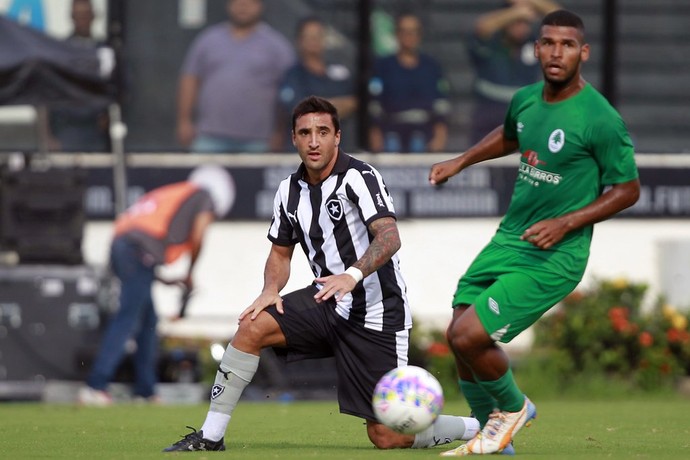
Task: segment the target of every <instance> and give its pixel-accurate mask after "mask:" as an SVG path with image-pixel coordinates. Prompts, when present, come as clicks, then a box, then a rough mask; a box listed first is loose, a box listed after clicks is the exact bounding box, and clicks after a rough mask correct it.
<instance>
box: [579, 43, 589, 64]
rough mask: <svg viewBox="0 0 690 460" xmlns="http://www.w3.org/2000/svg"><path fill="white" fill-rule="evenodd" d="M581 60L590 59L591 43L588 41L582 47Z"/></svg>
mask: <svg viewBox="0 0 690 460" xmlns="http://www.w3.org/2000/svg"><path fill="white" fill-rule="evenodd" d="M580 60H581V61H582V62H587V61H589V45H588V44H587V43H585V44H584V45H582V48H581V49H580Z"/></svg>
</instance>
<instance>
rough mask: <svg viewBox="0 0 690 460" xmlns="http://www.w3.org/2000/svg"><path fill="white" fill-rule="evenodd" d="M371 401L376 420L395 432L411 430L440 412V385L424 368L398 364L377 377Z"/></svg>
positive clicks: (420, 427)
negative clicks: (377, 380)
mask: <svg viewBox="0 0 690 460" xmlns="http://www.w3.org/2000/svg"><path fill="white" fill-rule="evenodd" d="M372 405H373V408H374V413H375V414H376V417H377V418H378V419H379V422H381V423H383V424H384V425H386V426H387V427H389V428H392V429H393V430H394V431H397V432H398V433H403V434H415V433H419V432H420V431H424V430H425V429H427V428H428V427H429V426H431V424H432V423H434V421H435V420H436V418H437V417H438V415H439V414H440V413H441V410H442V409H443V389H442V388H441V384H440V383H438V380H436V377H434V376H433V375H431V374H430V373H429V372H428V371H427V370H426V369H422V368H421V367H417V366H401V367H397V368H395V369H393V370H391V371H388V372H387V373H386V374H385V375H384V376H383V377H381V380H379V382H378V383H377V384H376V389H375V390H374V397H373V402H372Z"/></svg>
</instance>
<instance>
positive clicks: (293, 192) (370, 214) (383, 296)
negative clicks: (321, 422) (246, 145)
mask: <svg viewBox="0 0 690 460" xmlns="http://www.w3.org/2000/svg"><path fill="white" fill-rule="evenodd" d="M292 126H293V128H292V129H293V131H292V140H293V144H294V145H295V147H296V148H297V151H298V153H299V156H300V158H301V160H302V163H301V164H300V166H299V168H298V169H297V171H296V172H295V173H293V174H291V175H290V176H288V177H287V178H286V179H285V180H283V182H282V183H281V184H280V186H279V187H278V191H277V193H276V196H275V204H274V212H273V219H272V221H271V225H270V228H269V231H268V239H269V240H270V241H271V243H272V245H271V250H270V253H269V255H268V260H267V261H266V266H265V269H264V287H263V290H262V292H261V294H260V295H259V296H258V297H257V298H256V300H255V301H254V302H253V303H252V304H251V305H250V306H249V307H247V309H245V310H244V311H243V312H242V314H241V315H240V323H239V328H238V330H237V333H236V334H235V336H234V337H233V339H232V341H231V343H230V344H229V345H228V347H227V349H226V351H225V355H224V356H223V359H222V360H221V363H220V366H219V369H218V374H217V376H216V381H215V384H214V386H213V388H212V391H211V404H210V408H209V411H208V414H207V416H206V420H205V422H204V424H203V426H202V427H201V430H200V431H194V432H192V433H190V434H188V435H187V436H185V437H184V438H183V439H181V440H180V441H178V442H177V443H175V444H173V445H172V446H170V447H169V448H167V449H165V450H166V451H188V450H224V449H225V444H224V440H223V439H224V435H225V431H226V428H227V425H228V422H229V421H230V417H231V414H232V411H233V410H234V408H235V406H236V404H237V402H238V400H239V399H240V395H241V394H242V391H243V390H244V388H245V387H246V386H247V384H248V383H249V382H250V381H251V380H252V377H253V376H254V374H255V372H256V370H257V368H258V365H259V354H260V352H261V350H262V349H263V348H266V347H273V348H274V349H275V351H276V353H277V354H278V356H281V357H283V358H284V359H286V360H287V361H296V360H301V359H309V358H323V357H327V356H333V357H335V363H336V372H337V376H338V402H339V405H340V411H341V412H342V413H345V414H350V415H354V416H356V417H361V418H363V419H365V420H366V427H367V434H368V436H369V439H370V440H371V442H372V443H373V444H374V445H375V446H376V447H377V448H381V449H387V448H402V447H413V448H424V447H433V446H436V445H440V444H446V443H449V442H452V441H453V440H455V439H471V438H472V437H473V436H474V435H475V434H476V433H477V431H478V429H479V422H478V421H477V420H476V419H474V418H470V417H455V416H448V415H441V416H440V417H439V418H438V419H437V420H436V422H435V423H434V424H433V425H432V426H431V427H429V428H428V429H427V430H425V431H422V432H421V433H418V434H416V435H403V434H399V433H396V432H395V431H393V430H391V429H390V428H387V427H386V426H384V425H382V424H381V423H379V422H378V421H377V420H376V417H375V415H374V412H373V409H372V407H371V397H372V394H373V392H374V387H375V386H376V383H377V382H378V380H379V379H380V378H381V376H383V374H384V373H386V372H387V371H389V370H391V369H393V368H395V367H397V366H401V365H405V364H407V352H408V348H409V331H410V328H411V327H412V315H411V313H410V307H409V305H408V302H407V294H406V291H407V287H406V286H405V281H404V280H403V277H402V275H401V273H400V264H399V261H398V256H397V251H398V249H399V248H400V236H399V234H398V228H397V225H396V218H395V210H394V208H393V203H392V201H391V198H390V195H389V194H388V191H387V190H386V186H385V184H384V182H383V178H382V177H381V175H380V174H379V172H378V171H377V170H376V169H374V168H373V167H371V166H370V165H368V164H366V163H364V162H362V161H359V160H357V159H355V158H353V157H351V156H349V155H347V154H345V153H344V152H343V151H341V150H340V149H339V147H338V144H339V143H340V123H339V121H338V113H337V110H336V109H335V107H334V106H333V105H332V104H331V103H330V102H328V101H327V100H325V99H323V98H319V97H314V96H310V97H308V98H306V99H304V100H302V101H301V102H300V103H299V104H298V105H297V106H296V107H295V109H294V110H293V115H292ZM297 244H299V245H300V246H301V247H302V250H303V251H304V253H305V254H306V256H307V259H308V261H309V264H310V266H311V269H312V271H313V273H314V278H315V279H314V281H313V283H312V284H311V285H309V286H307V287H305V288H304V289H300V290H297V291H295V292H291V293H289V294H286V295H281V294H280V292H281V290H282V289H283V288H284V287H285V285H286V284H287V281H288V278H289V276H290V262H291V259H292V255H293V251H294V249H295V246H296V245H297Z"/></svg>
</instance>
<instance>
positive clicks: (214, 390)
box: [211, 383, 225, 399]
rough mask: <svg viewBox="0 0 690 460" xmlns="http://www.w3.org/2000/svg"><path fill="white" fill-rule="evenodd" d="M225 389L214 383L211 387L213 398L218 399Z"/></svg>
mask: <svg viewBox="0 0 690 460" xmlns="http://www.w3.org/2000/svg"><path fill="white" fill-rule="evenodd" d="M223 391H225V387H224V386H223V385H219V384H217V383H216V384H215V385H213V388H211V399H216V398H217V397H218V396H220V395H222V394H223Z"/></svg>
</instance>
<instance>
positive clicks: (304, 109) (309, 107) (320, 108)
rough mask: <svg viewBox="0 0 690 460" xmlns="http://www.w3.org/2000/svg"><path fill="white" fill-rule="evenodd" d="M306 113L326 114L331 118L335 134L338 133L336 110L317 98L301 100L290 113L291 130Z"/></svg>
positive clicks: (322, 99)
mask: <svg viewBox="0 0 690 460" xmlns="http://www.w3.org/2000/svg"><path fill="white" fill-rule="evenodd" d="M308 113H327V114H329V115H330V116H331V120H332V121H333V127H334V128H335V132H336V133H337V132H338V131H340V120H339V119H338V109H336V108H335V106H334V105H333V104H331V103H330V102H328V101H327V100H326V99H324V98H322V97H318V96H309V97H306V98H304V99H302V100H301V101H300V102H299V103H298V104H297V105H296V106H295V108H294V109H293V111H292V130H293V131H294V130H295V123H296V122H297V119H298V118H299V117H301V116H302V115H306V114H308Z"/></svg>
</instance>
